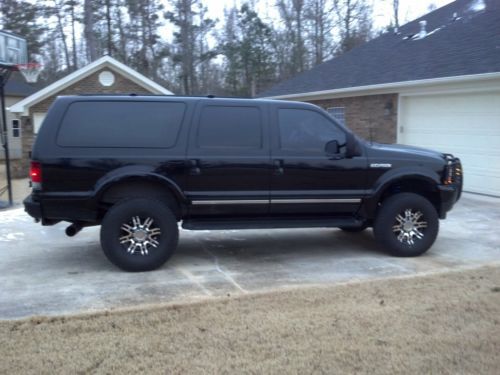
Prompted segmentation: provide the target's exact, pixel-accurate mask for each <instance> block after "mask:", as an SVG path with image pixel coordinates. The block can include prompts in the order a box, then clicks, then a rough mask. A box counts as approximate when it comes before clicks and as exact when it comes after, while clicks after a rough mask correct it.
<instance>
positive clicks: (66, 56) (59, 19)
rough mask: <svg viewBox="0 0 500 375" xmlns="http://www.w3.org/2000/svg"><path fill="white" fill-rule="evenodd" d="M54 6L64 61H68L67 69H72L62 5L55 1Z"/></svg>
mask: <svg viewBox="0 0 500 375" xmlns="http://www.w3.org/2000/svg"><path fill="white" fill-rule="evenodd" d="M54 5H55V15H56V18H57V28H58V29H59V36H60V37H61V41H62V44H63V51H64V60H65V61H66V69H71V67H72V65H71V61H70V59H69V50H68V43H67V42H66V34H65V33H64V25H63V21H62V17H61V13H60V8H61V7H60V6H59V5H60V4H58V3H57V2H56V1H55V0H54Z"/></svg>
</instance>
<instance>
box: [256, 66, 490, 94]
mask: <svg viewBox="0 0 500 375" xmlns="http://www.w3.org/2000/svg"><path fill="white" fill-rule="evenodd" d="M495 78H500V72H495V73H482V74H470V75H463V76H453V77H442V78H431V79H421V80H416V81H402V82H391V83H383V84H378V85H367V86H357V87H346V88H341V89H333V90H323V91H312V92H305V93H300V94H290V95H278V96H269V97H265V98H260V99H284V100H321V99H333V98H344V97H350V96H364V95H377V94H392V93H401V92H403V91H404V90H406V89H412V88H419V87H425V86H433V85H442V84H449V83H466V82H471V81H482V80H490V79H495Z"/></svg>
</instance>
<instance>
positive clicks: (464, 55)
mask: <svg viewBox="0 0 500 375" xmlns="http://www.w3.org/2000/svg"><path fill="white" fill-rule="evenodd" d="M423 20H425V21H426V22H427V25H426V30H427V35H426V36H425V37H423V38H421V39H420V38H418V34H419V31H420V24H419V22H420V21H423ZM499 35H500V2H499V1H498V0H457V1H455V2H453V3H450V4H448V5H446V6H444V7H442V8H439V9H437V10H435V11H433V12H431V13H428V14H426V15H425V16H423V17H420V18H419V19H416V20H415V21H412V22H409V23H407V24H406V25H404V26H402V27H401V28H400V29H399V31H398V32H397V33H394V32H392V31H391V32H387V33H384V34H382V35H381V36H379V37H378V38H375V39H373V40H371V41H370V42H367V43H365V44H363V45H361V46H359V47H356V48H354V49H352V50H351V51H349V52H347V53H345V54H343V55H341V56H339V57H337V58H334V59H332V60H329V61H327V62H324V63H323V64H320V65H318V66H316V67H314V68H313V69H311V70H309V71H306V72H303V73H301V74H299V75H297V76H295V77H294V78H292V79H290V80H287V81H284V82H281V83H279V84H277V85H276V86H274V87H272V88H271V89H269V90H267V91H265V92H262V93H260V94H259V95H258V96H259V97H279V98H286V97H293V96H297V97H298V96H300V95H298V94H306V93H317V92H326V91H329V90H338V91H341V90H344V91H345V90H348V88H356V87H371V86H373V87H375V86H377V85H379V86H380V85H387V84H391V83H398V84H399V86H401V85H404V82H407V81H411V82H414V81H419V80H431V79H443V78H445V77H460V76H470V75H476V74H485V73H486V75H485V77H486V76H488V74H487V73H494V72H500V39H499Z"/></svg>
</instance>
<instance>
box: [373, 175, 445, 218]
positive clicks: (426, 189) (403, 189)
mask: <svg viewBox="0 0 500 375" xmlns="http://www.w3.org/2000/svg"><path fill="white" fill-rule="evenodd" d="M399 193H414V194H419V195H421V196H423V197H424V198H426V199H427V200H428V201H429V202H431V203H432V205H433V206H434V208H436V211H437V212H439V206H440V202H439V201H440V196H439V192H438V191H437V189H436V186H435V185H434V184H433V183H431V182H429V181H425V180H420V179H405V180H398V181H395V182H393V183H391V184H390V185H389V186H387V187H386V188H385V190H384V192H383V193H382V195H381V196H380V199H379V203H381V202H383V201H384V200H386V199H387V198H389V197H392V196H393V195H395V194H399Z"/></svg>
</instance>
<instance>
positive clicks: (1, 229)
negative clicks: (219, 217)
mask: <svg viewBox="0 0 500 375" xmlns="http://www.w3.org/2000/svg"><path fill="white" fill-rule="evenodd" d="M499 222H500V199H498V198H486V197H481V196H477V195H471V194H464V196H463V198H462V200H461V201H460V202H459V203H458V204H457V206H456V207H455V209H454V210H453V211H452V212H451V213H450V214H449V217H448V219H447V220H445V221H441V231H440V235H439V237H438V240H437V242H436V243H435V244H434V246H433V248H432V249H431V250H430V251H429V252H428V253H427V254H425V255H424V256H421V257H419V258H406V259H403V258H393V257H390V256H388V255H386V254H384V253H383V252H381V251H380V249H378V247H377V245H376V243H375V242H374V241H373V235H372V232H371V230H367V231H365V232H364V233H361V234H349V233H344V232H342V231H340V230H337V229H299V230H297V229H293V230H248V231H232V230H231V231H213V232H210V231H201V232H189V231H182V232H181V236H180V242H179V247H178V250H177V252H176V254H175V255H174V256H173V257H172V259H171V260H170V261H169V263H167V264H166V265H165V266H164V267H163V268H161V269H160V270H157V271H154V272H148V273H125V272H122V271H120V270H118V269H117V268H115V267H114V266H113V265H111V264H110V263H109V262H108V261H107V259H106V258H105V257H104V255H103V254H102V252H101V249H100V245H99V228H97V227H96V228H86V229H84V230H83V231H82V232H80V234H78V235H77V236H76V237H74V238H68V237H66V236H65V234H64V229H65V227H66V225H65V224H59V225H56V226H53V227H42V226H40V225H39V224H35V223H33V221H32V219H31V218H29V217H28V216H27V215H26V214H25V213H24V212H23V209H22V208H16V209H12V210H8V211H3V212H0V285H1V287H0V319H12V318H22V317H27V316H32V315H59V314H68V313H79V312H85V311H96V310H101V309H110V308H117V307H125V306H126V307H129V306H135V305H138V304H143V303H174V302H185V301H188V300H197V299H203V298H213V297H227V296H232V295H235V294H243V293H254V292H262V291H266V290H270V289H275V288H289V287H296V286H304V285H328V284H333V283H342V282H350V281H355V280H363V279H375V278H384V277H394V276H411V275H416V274H423V273H431V272H442V271H448V270H454V269H461V268H470V267H478V266H481V265H484V264H493V263H498V262H500V231H499V230H498V223H499Z"/></svg>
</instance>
